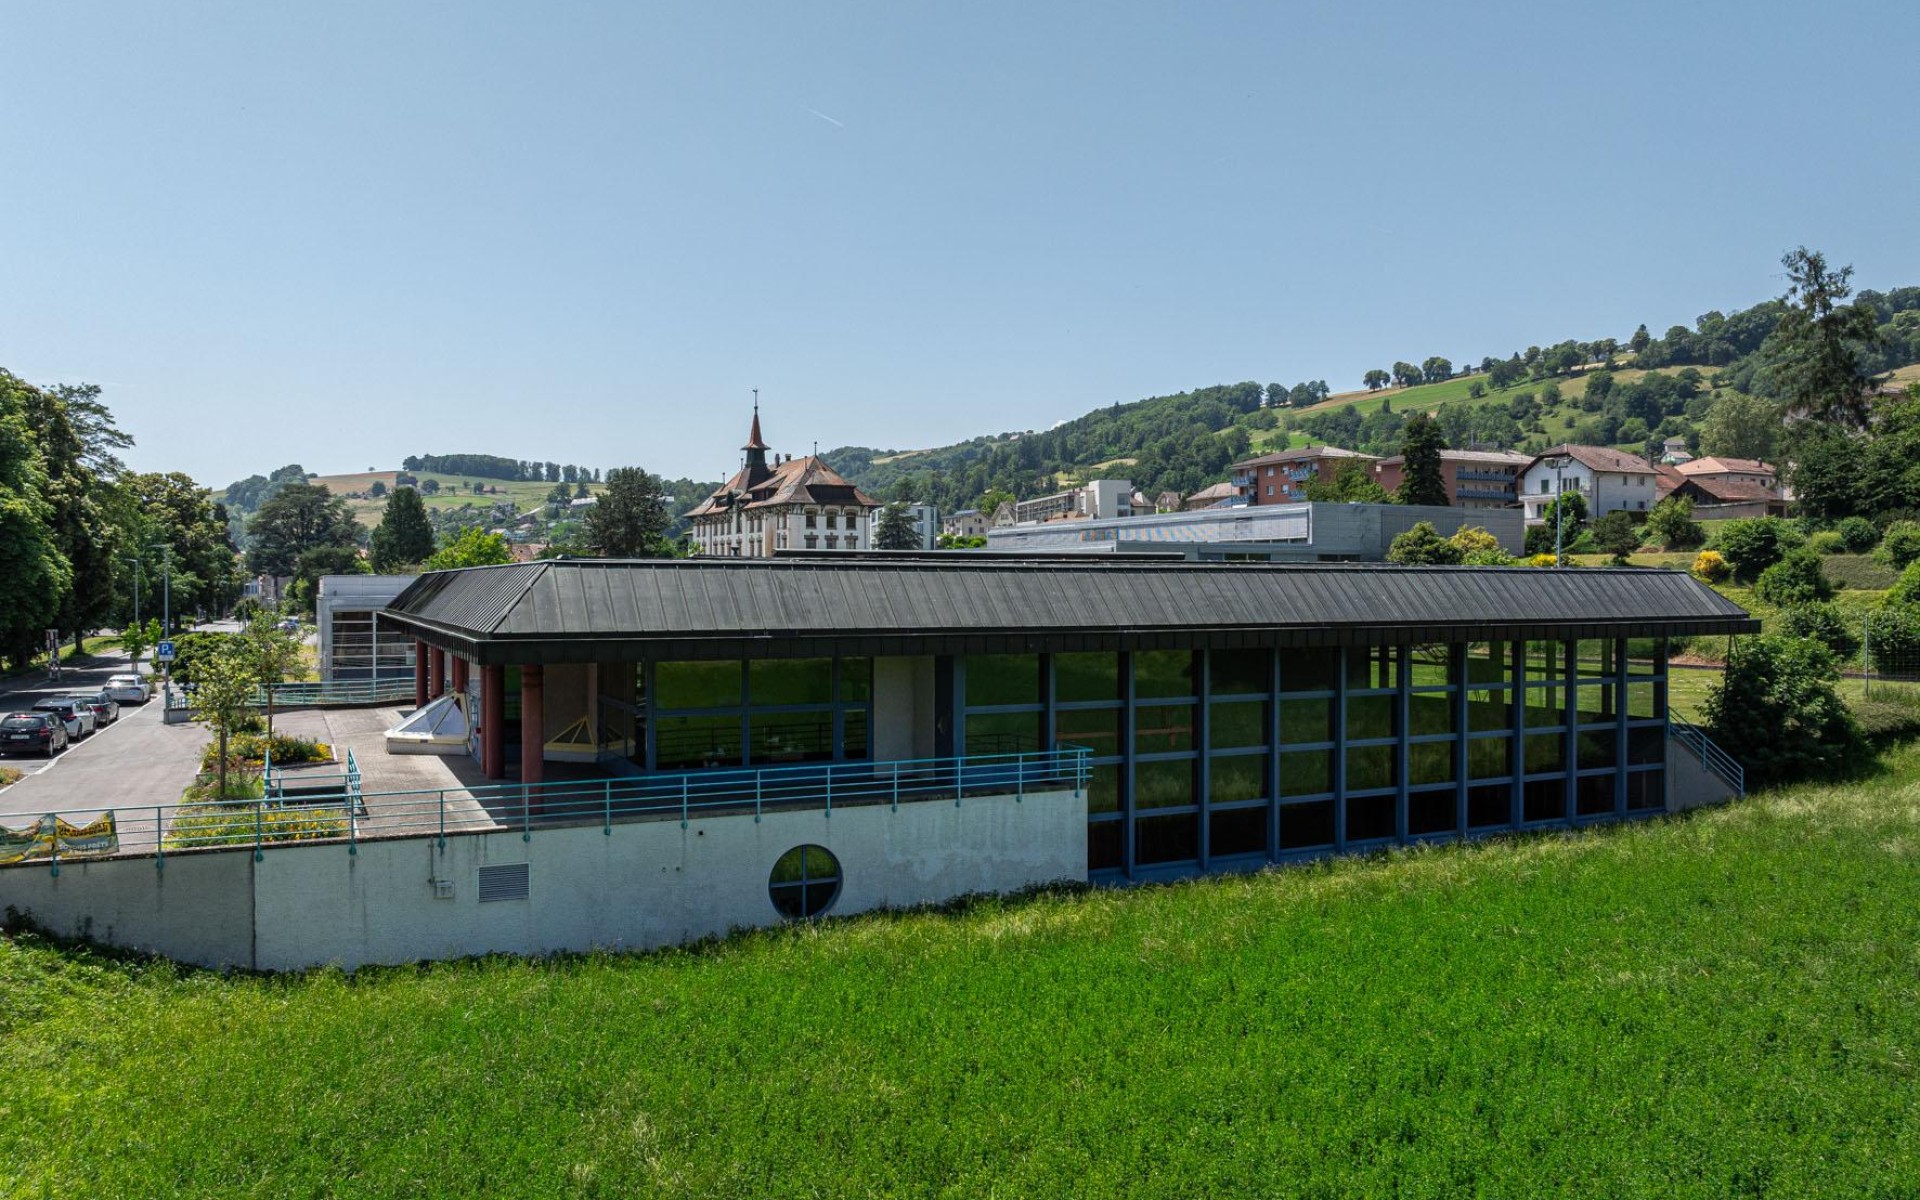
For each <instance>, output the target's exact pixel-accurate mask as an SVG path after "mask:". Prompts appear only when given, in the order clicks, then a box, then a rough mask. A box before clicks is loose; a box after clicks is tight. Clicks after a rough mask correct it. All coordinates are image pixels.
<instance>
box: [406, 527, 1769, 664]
mask: <svg viewBox="0 0 1920 1200" xmlns="http://www.w3.org/2000/svg"><path fill="white" fill-rule="evenodd" d="M381 619H382V622H383V623H386V622H391V623H393V624H395V625H398V626H400V627H402V628H405V629H408V630H410V631H412V632H413V633H415V634H416V635H417V636H419V637H421V638H423V639H424V640H426V641H428V642H430V643H433V644H437V645H441V646H445V647H447V648H449V649H454V650H458V651H460V652H462V653H466V654H468V655H470V656H471V657H473V658H475V659H477V660H478V661H481V662H500V663H513V662H586V661H620V660H627V659H640V658H655V657H663V656H667V657H708V658H715V657H743V656H753V657H802V656H810V655H817V654H828V653H842V654H950V653H995V652H1009V651H1034V650H1073V649H1086V650H1097V649H1128V648H1131V649H1146V648H1155V647H1168V648H1171V647H1183V646H1193V647H1200V646H1208V647H1216V648H1230V647H1236V646H1245V647H1257V646H1270V645H1340V644H1364V643H1394V642H1421V641H1460V640H1467V639H1470V638H1494V637H1501V638H1511V637H1605V636H1634V637H1658V636H1670V635H1679V634H1726V633H1751V632H1757V631H1758V629H1759V624H1758V622H1756V621H1754V620H1753V619H1752V618H1750V617H1748V616H1747V614H1746V612H1745V611H1744V610H1742V609H1741V608H1740V607H1739V606H1738V605H1735V604H1733V603H1732V602H1731V601H1728V600H1726V599H1724V598H1722V597H1721V596H1720V595H1718V594H1717V593H1715V592H1714V591H1712V590H1711V589H1709V588H1707V587H1705V586H1703V585H1701V584H1699V583H1697V582H1696V581H1694V580H1693V579H1691V578H1689V577H1688V576H1686V575H1683V574H1679V573H1677V572H1672V571H1648V570H1626V569H1619V570H1612V569H1583V570H1565V571H1556V570H1539V569H1529V568H1486V567H1394V566H1379V565H1373V564H1340V565H1334V564H1328V565H1298V566H1296V565H1269V564H1260V563H1192V562H1143V561H1138V560H1133V561H1110V560H1089V559H1085V558H1081V559H1075V560H1072V561H1060V560H1021V559H1001V558H998V557H994V558H986V557H975V556H971V555H967V556H962V555H957V554H956V555H953V556H951V558H949V559H948V560H946V561H942V562H938V563H935V562H929V561H927V560H924V559H921V560H898V559H896V560H886V559H874V560H870V561H820V560H812V559H694V560H690V561H672V560H645V561H625V560H608V559H559V560H554V561H549V562H532V563H514V564H510V565H507V566H499V567H476V568H471V569H468V570H464V571H442V572H435V573H432V574H428V575H423V576H421V577H420V578H419V579H418V580H416V581H415V582H414V583H413V584H412V585H410V586H409V587H408V588H407V590H406V591H404V592H402V593H401V594H400V595H399V596H397V597H396V598H395V599H394V600H393V602H392V604H391V605H390V606H389V607H388V608H387V610H386V612H385V613H384V614H383V616H382V618H381Z"/></svg>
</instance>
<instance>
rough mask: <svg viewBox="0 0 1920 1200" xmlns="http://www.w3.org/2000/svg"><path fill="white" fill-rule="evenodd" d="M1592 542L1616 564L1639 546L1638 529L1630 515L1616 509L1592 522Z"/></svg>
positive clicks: (1620, 562) (1625, 559)
mask: <svg viewBox="0 0 1920 1200" xmlns="http://www.w3.org/2000/svg"><path fill="white" fill-rule="evenodd" d="M1593 543H1594V545H1596V546H1598V547H1599V548H1600V549H1601V551H1602V552H1604V553H1606V554H1610V555H1612V556H1613V561H1614V564H1615V565H1616V566H1618V565H1621V564H1624V563H1625V562H1626V561H1627V556H1628V555H1629V554H1632V553H1633V552H1634V551H1635V550H1638V549H1639V548H1640V530H1639V529H1637V528H1636V527H1635V526H1634V524H1633V518H1632V517H1631V516H1628V515H1627V514H1626V513H1625V512H1623V511H1617V510H1616V511H1614V512H1610V513H1608V514H1607V515H1606V516H1604V517H1601V518H1600V519H1599V520H1598V521H1595V522H1594V523H1593Z"/></svg>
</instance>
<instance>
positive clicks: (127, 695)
mask: <svg viewBox="0 0 1920 1200" xmlns="http://www.w3.org/2000/svg"><path fill="white" fill-rule="evenodd" d="M106 693H107V695H109V696H111V697H113V701H114V703H115V704H145V703H146V702H147V701H148V700H151V699H152V698H153V689H152V688H149V687H148V686H147V681H146V680H144V679H142V678H140V677H139V676H138V675H115V676H112V677H111V678H109V679H108V680H107V686H106Z"/></svg>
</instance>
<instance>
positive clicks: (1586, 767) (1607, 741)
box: [1578, 729, 1620, 771]
mask: <svg viewBox="0 0 1920 1200" xmlns="http://www.w3.org/2000/svg"><path fill="white" fill-rule="evenodd" d="M1578 755H1579V763H1580V769H1581V770H1582V771H1591V770H1595V769H1597V768H1599V767H1612V766H1617V765H1619V761H1620V751H1619V746H1618V743H1616V742H1615V740H1614V731H1613V730H1611V729H1603V730H1596V731H1594V732H1592V733H1582V734H1581V735H1580V745H1579V750H1578Z"/></svg>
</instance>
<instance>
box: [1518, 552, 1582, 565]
mask: <svg viewBox="0 0 1920 1200" xmlns="http://www.w3.org/2000/svg"><path fill="white" fill-rule="evenodd" d="M1559 561H1560V560H1559V559H1557V558H1555V557H1554V556H1553V552H1552V551H1551V550H1549V551H1548V552H1547V553H1545V554H1533V555H1529V556H1528V557H1527V560H1526V565H1527V566H1529V567H1551V566H1554V565H1555V564H1557V563H1558V562H1559ZM1567 565H1568V566H1572V565H1573V564H1571V563H1569V564H1567Z"/></svg>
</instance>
